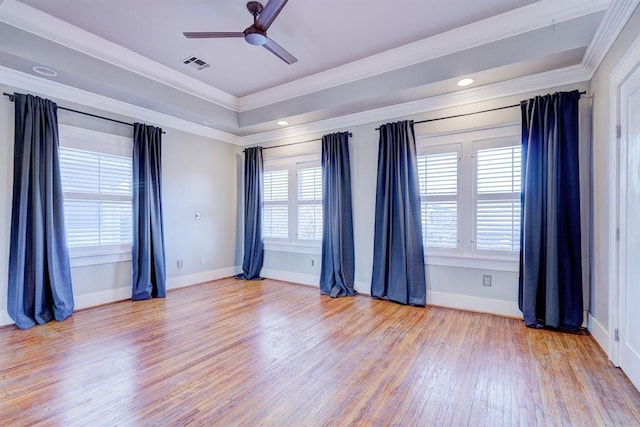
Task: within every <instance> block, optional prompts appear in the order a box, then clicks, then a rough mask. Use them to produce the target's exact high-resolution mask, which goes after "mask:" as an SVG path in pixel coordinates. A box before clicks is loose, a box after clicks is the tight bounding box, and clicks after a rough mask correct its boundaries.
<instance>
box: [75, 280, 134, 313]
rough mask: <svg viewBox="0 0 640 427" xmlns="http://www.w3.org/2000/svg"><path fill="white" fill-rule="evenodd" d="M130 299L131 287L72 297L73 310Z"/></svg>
mask: <svg viewBox="0 0 640 427" xmlns="http://www.w3.org/2000/svg"><path fill="white" fill-rule="evenodd" d="M130 298H131V286H127V287H124V288H116V289H108V290H105V291H100V292H92V293H90V294H83V295H74V296H73V300H74V302H75V310H81V309H83V308H89V307H95V306H97V305H102V304H108V303H111V302H116V301H123V300H126V299H130Z"/></svg>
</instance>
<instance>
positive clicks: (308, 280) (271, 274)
mask: <svg viewBox="0 0 640 427" xmlns="http://www.w3.org/2000/svg"><path fill="white" fill-rule="evenodd" d="M260 276H261V277H264V278H266V279H273V280H282V281H283V282H291V283H297V284H300V285H307V286H313V287H316V288H320V285H319V283H320V276H319V275H318V276H316V275H314V274H305V273H293V272H291V271H283V270H273V269H270V268H263V269H262V271H260Z"/></svg>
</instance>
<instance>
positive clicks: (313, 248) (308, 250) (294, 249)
mask: <svg viewBox="0 0 640 427" xmlns="http://www.w3.org/2000/svg"><path fill="white" fill-rule="evenodd" d="M264 250H265V251H270V252H291V253H297V254H313V255H320V254H321V253H322V246H321V245H320V244H319V243H318V244H316V245H314V244H306V245H305V244H295V243H289V242H286V243H285V242H283V243H280V242H265V243H264Z"/></svg>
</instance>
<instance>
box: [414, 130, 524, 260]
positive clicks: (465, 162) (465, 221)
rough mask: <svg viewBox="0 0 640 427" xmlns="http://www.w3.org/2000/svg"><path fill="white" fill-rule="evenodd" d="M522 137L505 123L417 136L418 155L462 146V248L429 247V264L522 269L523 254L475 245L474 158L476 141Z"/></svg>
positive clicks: (460, 231) (460, 214) (459, 228)
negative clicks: (490, 249)
mask: <svg viewBox="0 0 640 427" xmlns="http://www.w3.org/2000/svg"><path fill="white" fill-rule="evenodd" d="M520 134H521V129H520V125H519V124H517V123H505V124H501V125H496V126H488V127H482V128H471V129H465V130H462V131H455V132H444V133H427V134H422V135H418V136H416V147H417V154H418V156H420V155H425V154H426V153H427V152H432V153H435V152H437V151H439V150H446V147H447V146H453V145H455V144H457V143H458V144H460V151H459V153H460V163H459V167H458V240H459V245H458V248H456V249H448V248H430V249H427V248H426V247H425V248H424V250H425V256H424V262H425V264H428V265H438V266H448V267H463V268H480V269H487V270H496V271H510V272H517V271H518V270H519V252H517V251H516V252H501V251H487V250H479V249H476V248H475V244H474V243H472V241H473V240H474V236H475V228H476V224H475V221H476V212H475V209H476V207H475V204H476V202H477V200H476V194H475V192H476V185H477V184H476V180H477V177H476V168H477V165H476V162H475V158H474V154H475V151H474V149H475V146H476V144H475V142H476V141H484V140H497V139H504V138H510V137H516V138H517V139H518V140H519V139H520ZM439 147H442V148H439ZM430 154H431V153H430ZM421 201H422V198H421Z"/></svg>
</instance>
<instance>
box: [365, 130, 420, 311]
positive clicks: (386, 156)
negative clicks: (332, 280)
mask: <svg viewBox="0 0 640 427" xmlns="http://www.w3.org/2000/svg"><path fill="white" fill-rule="evenodd" d="M373 247H374V249H373V275H372V279H371V296H372V297H374V298H383V297H387V298H388V299H390V300H392V301H395V302H399V303H402V304H410V305H414V306H424V305H425V304H426V292H427V291H426V280H425V267H424V248H423V246H422V223H421V211H420V186H419V182H418V164H417V153H416V141H415V132H414V129H413V121H402V122H396V123H387V124H385V125H382V126H380V140H379V147H378V182H377V191H376V210H375V230H374V236H373Z"/></svg>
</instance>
